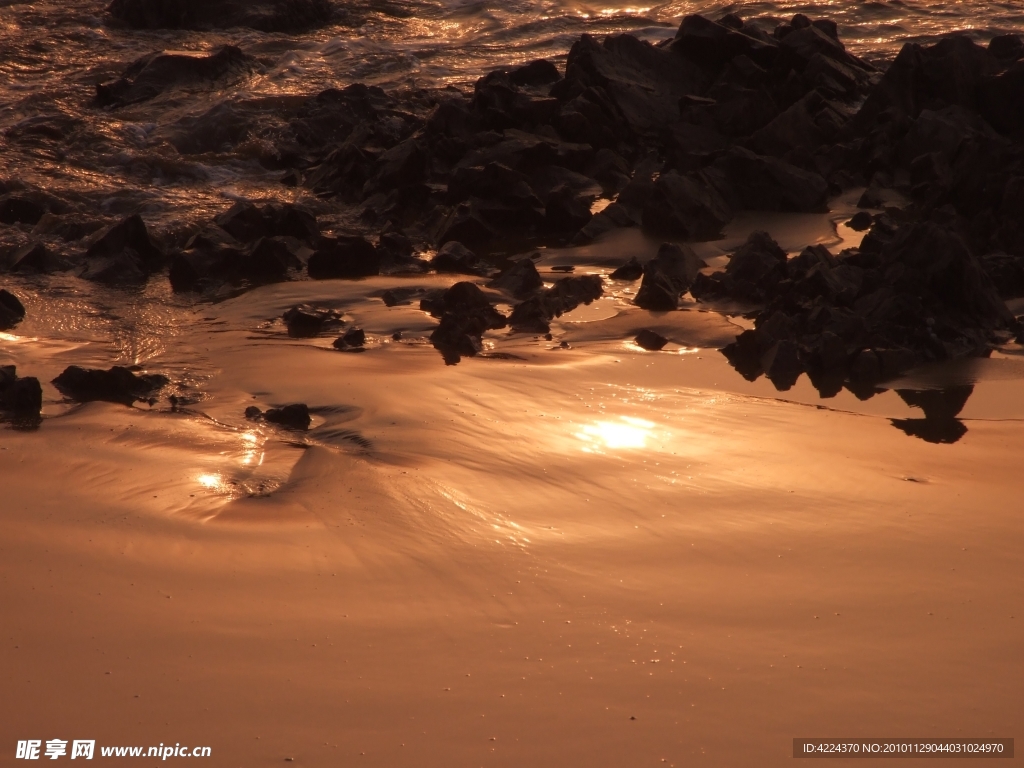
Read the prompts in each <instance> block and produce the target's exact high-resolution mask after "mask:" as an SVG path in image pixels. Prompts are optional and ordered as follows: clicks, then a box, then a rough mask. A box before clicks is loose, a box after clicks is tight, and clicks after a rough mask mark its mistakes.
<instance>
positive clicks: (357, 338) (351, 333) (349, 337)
mask: <svg viewBox="0 0 1024 768" xmlns="http://www.w3.org/2000/svg"><path fill="white" fill-rule="evenodd" d="M365 344H366V333H365V332H364V331H363V329H362V328H349V329H348V330H347V331H345V333H344V334H342V335H341V336H339V337H338V338H337V339H335V340H334V348H335V349H340V350H342V351H343V352H352V351H355V350H357V349H358V350H360V351H362V348H363V345H365Z"/></svg>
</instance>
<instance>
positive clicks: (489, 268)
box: [430, 240, 494, 277]
mask: <svg viewBox="0 0 1024 768" xmlns="http://www.w3.org/2000/svg"><path fill="white" fill-rule="evenodd" d="M430 268H431V269H433V270H434V271H435V272H449V273H454V274H458V275H478V276H481V277H484V276H487V275H490V274H491V273H493V272H494V266H493V265H492V264H491V263H490V262H488V261H486V260H485V259H481V258H480V257H479V256H477V255H476V254H475V253H473V252H472V251H471V250H469V248H467V247H466V246H464V245H463V244H462V243H460V242H458V241H457V240H449V241H448V242H447V243H445V244H444V245H442V246H441V247H440V248H439V249H438V251H437V255H436V256H434V258H432V259H431V260H430Z"/></svg>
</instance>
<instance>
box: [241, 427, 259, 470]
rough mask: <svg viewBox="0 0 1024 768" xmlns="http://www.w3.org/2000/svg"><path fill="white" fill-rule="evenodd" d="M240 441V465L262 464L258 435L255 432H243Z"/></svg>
mask: <svg viewBox="0 0 1024 768" xmlns="http://www.w3.org/2000/svg"><path fill="white" fill-rule="evenodd" d="M242 443H243V444H244V445H243V448H242V465H243V466H246V467H248V466H252V465H253V464H255V465H256V466H259V465H260V464H262V463H263V451H261V450H260V444H259V435H257V434H256V432H243V433H242Z"/></svg>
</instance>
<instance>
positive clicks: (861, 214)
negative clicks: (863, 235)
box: [846, 205, 874, 232]
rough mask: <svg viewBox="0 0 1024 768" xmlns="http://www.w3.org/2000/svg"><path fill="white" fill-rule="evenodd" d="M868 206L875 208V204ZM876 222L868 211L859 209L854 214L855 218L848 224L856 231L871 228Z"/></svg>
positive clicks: (847, 223) (847, 224)
mask: <svg viewBox="0 0 1024 768" xmlns="http://www.w3.org/2000/svg"><path fill="white" fill-rule="evenodd" d="M865 207H867V208H873V207H874V206H870V205H869V206H865ZM873 223H874V219H873V217H872V216H871V214H870V213H868V212H867V211H858V212H857V213H855V214H854V215H853V218H852V219H850V220H849V221H848V222H846V226H848V227H849V228H850V229H852V230H853V231H854V232H863V231H864V230H866V229H870V228H871V225H872V224H873Z"/></svg>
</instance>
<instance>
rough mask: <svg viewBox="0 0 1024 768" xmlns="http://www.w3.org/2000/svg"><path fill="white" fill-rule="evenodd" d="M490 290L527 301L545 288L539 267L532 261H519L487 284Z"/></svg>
mask: <svg viewBox="0 0 1024 768" xmlns="http://www.w3.org/2000/svg"><path fill="white" fill-rule="evenodd" d="M487 287H488V288H495V289H497V290H499V291H504V292H505V293H508V294H510V295H512V296H514V297H515V298H517V299H525V298H526V297H527V296H529V295H530V294H532V293H534V292H536V291H539V290H540V289H541V288H543V287H544V281H543V280H542V279H541V276H540V273H539V272H538V271H537V266H536V265H535V264H534V263H533V260H532V259H519V261H517V262H515V263H514V264H512V266H510V267H509V268H508V269H506V270H505V271H503V272H502V273H501V274H500V275H498V276H497V277H496V278H494V279H493V280H491V282H489V283H488V284H487Z"/></svg>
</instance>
